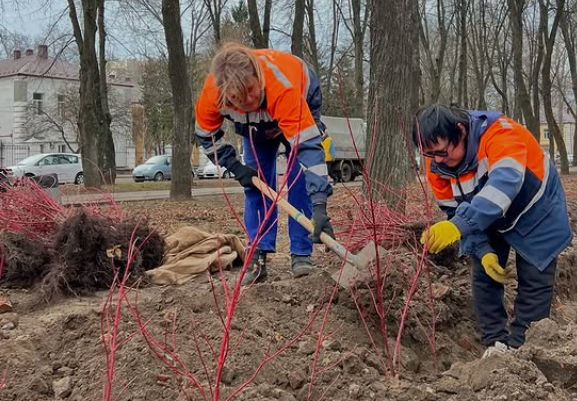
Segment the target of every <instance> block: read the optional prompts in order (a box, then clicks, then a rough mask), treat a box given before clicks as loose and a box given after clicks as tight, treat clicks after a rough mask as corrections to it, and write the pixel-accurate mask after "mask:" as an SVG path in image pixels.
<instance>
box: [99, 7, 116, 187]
mask: <svg viewBox="0 0 577 401" xmlns="http://www.w3.org/2000/svg"><path fill="white" fill-rule="evenodd" d="M98 39H99V49H98V58H99V67H100V69H99V77H98V78H99V79H98V82H97V83H95V86H97V87H98V88H99V91H98V95H97V107H96V110H97V114H98V119H99V121H100V135H99V136H100V141H99V144H98V145H99V147H100V152H99V153H100V155H99V156H100V162H99V163H98V164H99V165H100V166H102V174H103V175H104V180H105V181H106V182H108V183H110V184H114V181H115V180H116V151H115V149H114V139H113V137H112V131H111V130H110V124H112V116H111V114H110V106H109V105H108V84H107V82H106V75H107V74H106V30H105V29H104V0H98ZM98 103H100V104H98Z"/></svg>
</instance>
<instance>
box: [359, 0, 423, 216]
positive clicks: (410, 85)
mask: <svg viewBox="0 0 577 401" xmlns="http://www.w3.org/2000/svg"><path fill="white" fill-rule="evenodd" d="M371 20H372V23H371V27H372V29H371V75H370V85H369V88H370V89H369V111H368V130H367V131H368V140H367V144H368V146H369V148H368V149H367V150H368V151H369V152H372V153H373V154H374V155H378V157H373V159H372V160H371V163H370V171H369V174H370V179H371V182H373V183H376V182H377V181H379V182H382V183H386V184H387V185H388V186H390V187H392V188H400V187H403V186H405V185H406V184H407V181H408V178H409V172H410V168H409V157H408V156H407V152H408V151H407V148H406V146H405V138H404V137H403V135H402V134H401V133H403V132H404V133H405V134H406V135H410V134H409V128H408V127H411V126H412V120H413V119H412V117H413V114H414V112H415V111H416V109H417V107H418V96H419V46H417V45H416V44H417V43H418V40H419V36H418V34H419V33H418V10H417V2H415V1H414V0H374V2H373V5H372V13H371ZM382 21H387V23H386V24H383V23H382ZM393 54H394V55H395V57H391V55H393ZM401 121H402V124H401ZM373 132H377V133H378V135H376V137H375V138H374V143H373V136H372V133H373ZM371 148H372V151H371ZM383 196H384V201H385V202H387V203H388V204H389V205H390V206H391V207H395V208H396V207H401V208H404V204H400V203H399V199H398V197H397V196H396V195H394V194H393V193H392V192H391V191H387V192H386V193H384V194H383Z"/></svg>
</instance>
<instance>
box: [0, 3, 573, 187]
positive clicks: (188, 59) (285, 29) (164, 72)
mask: <svg viewBox="0 0 577 401" xmlns="http://www.w3.org/2000/svg"><path fill="white" fill-rule="evenodd" d="M60 2H62V0H60ZM53 3H55V4H57V3H59V2H58V1H56V0H53ZM67 6H68V13H69V21H68V27H73V28H74V29H70V28H68V29H66V27H65V26H64V25H62V24H54V27H55V28H54V29H52V31H51V33H50V35H51V36H50V35H47V37H49V36H50V37H54V36H55V34H54V32H64V33H63V34H60V35H57V37H58V40H59V41H60V42H56V39H54V43H62V46H61V47H62V48H66V49H70V46H66V45H65V44H67V43H70V42H75V43H76V44H77V46H76V48H77V52H76V55H77V57H78V60H79V62H80V65H81V83H82V82H84V81H82V80H83V79H84V78H86V82H85V83H84V84H81V90H80V98H81V99H80V110H79V116H80V118H79V120H78V121H79V123H78V126H79V135H80V137H81V138H83V135H84V141H83V142H82V141H81V150H82V151H83V155H84V154H85V152H86V153H87V154H88V153H90V152H93V149H96V150H95V152H97V153H94V154H92V157H96V160H100V161H101V163H105V161H106V160H108V158H107V157H104V156H103V155H101V154H99V153H98V152H100V153H104V154H106V152H109V151H110V149H109V145H104V144H107V143H110V141H108V140H107V139H106V138H107V137H108V136H109V135H110V134H109V126H110V121H109V120H110V119H111V113H110V110H109V105H108V104H107V93H106V84H105V81H106V73H105V71H106V61H107V59H114V58H115V53H123V54H126V53H128V54H129V55H130V56H132V57H135V58H138V59H141V60H148V62H147V65H146V72H145V74H144V76H143V78H142V82H141V85H142V90H143V97H142V99H143V100H142V101H143V104H144V106H145V111H146V117H147V120H146V121H147V125H146V127H147V131H148V135H149V138H152V140H154V141H158V143H160V142H163V143H171V144H172V145H173V149H174V158H173V159H174V163H175V164H174V169H175V171H174V173H175V177H176V179H174V180H173V182H172V192H171V193H172V195H173V197H174V198H178V197H184V198H186V197H189V196H190V179H189V178H190V177H189V171H190V169H189V163H190V151H191V144H192V131H193V127H194V121H193V118H194V110H193V106H194V101H195V99H196V97H197V95H198V93H199V90H200V88H201V85H202V83H203V80H204V77H205V76H206V73H207V69H208V64H209V60H210V57H211V55H212V54H213V53H214V51H215V49H217V48H218V46H219V45H220V43H222V42H223V41H229V40H235V41H240V42H243V43H245V44H247V45H250V46H253V47H258V48H264V47H272V48H277V49H283V50H287V51H291V52H292V53H293V54H295V55H297V56H299V57H302V58H303V59H304V60H306V61H307V62H308V63H309V64H310V65H311V66H312V67H313V68H314V69H315V70H316V71H317V73H318V75H319V77H320V79H321V82H322V88H323V96H324V110H323V113H324V114H326V115H335V116H344V115H348V116H350V117H361V118H364V119H365V120H366V121H367V123H368V124H367V125H368V131H369V137H370V138H373V136H374V138H375V139H374V142H375V143H374V149H375V152H379V153H378V154H379V155H382V156H386V157H378V158H375V159H374V161H373V163H372V165H371V166H369V167H370V172H371V177H373V178H375V179H378V180H380V181H387V182H391V183H392V184H393V185H395V183H396V184H397V185H400V184H401V183H404V182H406V180H407V178H408V177H409V176H410V172H411V167H410V163H409V157H408V156H407V155H408V151H407V149H406V145H405V141H404V138H403V135H402V134H401V132H402V131H403V130H405V131H410V129H409V128H410V126H411V123H412V114H413V112H414V111H415V110H416V109H417V108H418V107H419V105H423V104H429V103H435V102H442V103H455V104H458V105H460V106H461V107H465V108H479V109H494V110H502V111H503V112H504V113H506V114H508V115H509V116H511V117H512V118H515V119H517V120H519V121H521V122H523V123H524V124H526V125H527V127H528V128H529V129H530V131H531V132H532V133H533V134H534V135H535V137H536V138H537V139H540V121H541V120H542V119H545V120H546V121H547V125H548V131H549V135H550V137H551V138H552V140H551V141H550V142H551V144H552V146H551V149H550V151H551V152H552V155H553V152H555V151H558V152H559V154H560V157H561V171H562V172H563V173H567V172H568V168H569V162H570V161H568V160H567V154H568V153H572V154H577V149H569V150H568V149H567V148H566V146H565V142H564V140H563V137H564V134H563V133H562V132H561V128H560V126H559V123H560V122H561V121H560V118H561V115H562V112H566V113H569V114H571V115H572V116H573V117H575V116H576V108H575V99H576V98H577V62H576V55H575V39H576V36H577V13H576V11H577V0H507V1H506V2H503V1H498V0H476V1H473V0H418V1H414V0H413V1H410V0H401V1H396V2H395V1H388V0H295V1H292V0H277V1H274V2H273V1H272V0H186V1H184V0H183V1H178V0H127V1H123V2H104V1H103V0H101V1H96V2H94V1H89V0H82V1H80V2H74V1H72V0H69V1H68V4H67ZM76 7H78V9H79V10H81V11H78V13H79V14H80V12H81V13H82V18H78V17H76V18H75V13H76ZM105 8H107V10H108V11H107V13H106V18H105V13H104V10H105ZM78 21H82V26H81V24H80V23H79V22H78ZM56 28H58V29H56ZM67 31H68V32H71V33H73V35H70V34H68V36H66V32H67ZM21 36H22V35H20V37H17V35H16V34H14V35H10V34H9V32H0V40H1V45H0V52H4V53H5V54H9V53H10V52H11V50H12V49H11V47H12V46H13V44H15V43H17V42H20V41H25V40H28V39H26V38H24V37H21ZM67 38H70V39H67ZM110 38H112V40H111V39H110ZM107 39H108V40H107ZM111 42H112V43H113V46H110V43H111ZM106 46H110V49H108V50H107V47H106ZM111 49H113V50H111ZM68 51H69V50H68ZM62 54H63V56H65V55H67V53H66V52H63V53H62ZM67 57H72V58H73V57H74V54H73V55H72V56H70V55H67ZM94 68H95V69H94ZM88 98H89V99H90V100H89V101H86V100H85V101H83V100H82V99H88ZM94 105H97V106H98V107H94ZM94 113H96V114H94ZM107 126H108V129H107ZM88 127H90V128H88ZM83 130H84V131H83ZM83 132H85V133H84V134H83ZM87 132H91V133H94V132H98V133H99V134H98V135H99V137H98V140H97V141H96V142H95V143H92V142H91V141H90V140H89V138H88V137H89V135H88V134H87ZM576 139H577V138H576ZM369 143H370V145H369V146H372V140H371V141H369ZM573 144H577V140H574V141H573ZM107 146H108V148H107ZM574 146H576V145H574ZM107 149H108V150H107ZM571 162H572V161H571ZM100 167H103V168H104V169H105V170H106V169H107V167H106V166H105V165H104V164H103V165H102V166H100ZM106 171H108V170H106ZM88 173H89V174H90V172H88ZM88 180H89V175H88V174H87V181H88ZM95 182H97V180H96V181H95Z"/></svg>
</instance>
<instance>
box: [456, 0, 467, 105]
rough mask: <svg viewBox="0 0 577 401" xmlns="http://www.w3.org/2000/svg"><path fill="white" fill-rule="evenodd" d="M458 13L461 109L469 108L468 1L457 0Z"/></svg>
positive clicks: (458, 99)
mask: <svg viewBox="0 0 577 401" xmlns="http://www.w3.org/2000/svg"><path fill="white" fill-rule="evenodd" d="M456 1H457V12H458V13H459V19H458V20H457V21H458V24H457V27H458V33H457V37H458V38H459V41H460V42H459V43H460V46H459V84H458V86H457V103H458V104H459V105H460V106H461V107H469V104H468V103H469V101H468V90H467V57H468V55H467V41H468V33H469V28H468V27H467V10H468V7H469V1H468V0H456Z"/></svg>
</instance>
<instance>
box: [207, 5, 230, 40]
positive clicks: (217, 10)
mask: <svg viewBox="0 0 577 401" xmlns="http://www.w3.org/2000/svg"><path fill="white" fill-rule="evenodd" d="M203 1H204V5H205V6H206V8H207V9H208V15H209V16H210V21H211V22H212V30H213V33H214V42H215V44H216V45H217V46H218V45H219V44H220V42H221V40H222V37H221V35H222V31H221V23H222V13H223V12H224V8H225V6H226V3H227V2H228V0H203Z"/></svg>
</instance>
